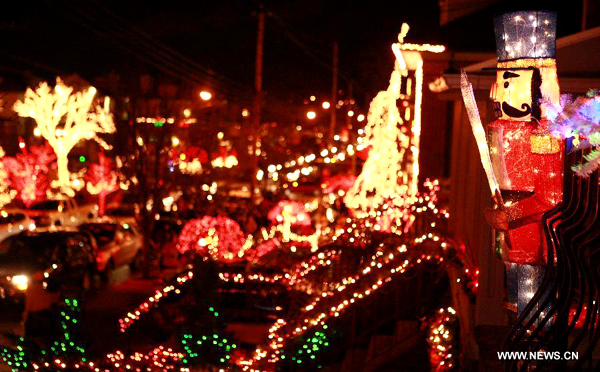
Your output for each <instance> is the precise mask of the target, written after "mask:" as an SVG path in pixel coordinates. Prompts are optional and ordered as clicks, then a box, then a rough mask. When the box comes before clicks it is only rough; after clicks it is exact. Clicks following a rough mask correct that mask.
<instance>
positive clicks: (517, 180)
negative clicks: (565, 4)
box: [465, 11, 564, 314]
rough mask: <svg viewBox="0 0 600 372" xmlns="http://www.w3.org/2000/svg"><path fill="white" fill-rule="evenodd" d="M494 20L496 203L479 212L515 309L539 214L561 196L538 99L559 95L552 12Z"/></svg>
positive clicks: (537, 263)
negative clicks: (492, 239)
mask: <svg viewBox="0 0 600 372" xmlns="http://www.w3.org/2000/svg"><path fill="white" fill-rule="evenodd" d="M494 26H495V27H494V28H495V34H496V51H497V56H498V64H497V68H495V69H494V70H496V82H495V83H494V84H493V86H492V89H491V92H490V98H491V99H492V101H493V107H494V114H495V116H496V117H497V119H496V120H495V121H494V122H492V123H491V124H489V126H488V128H487V129H488V130H487V134H488V136H487V140H488V145H489V157H488V159H489V161H490V162H491V167H490V168H492V172H491V173H492V174H493V175H494V177H495V182H496V185H497V188H498V189H499V190H492V191H493V192H494V191H496V196H495V198H494V199H495V201H496V203H497V206H496V208H493V209H488V210H486V213H485V215H486V220H487V221H488V223H489V224H490V225H491V226H492V228H493V229H494V230H495V231H496V234H495V236H496V239H495V244H496V250H497V252H498V253H499V254H500V255H501V257H502V259H503V260H504V261H505V263H506V265H507V285H508V300H509V307H511V308H512V309H513V310H516V311H517V312H518V313H519V314H520V313H521V311H522V310H523V309H524V307H525V306H526V305H527V303H528V302H529V300H530V299H531V298H532V297H533V295H534V294H535V292H536V290H537V288H538V283H539V281H540V280H541V278H542V276H543V270H544V264H545V262H546V259H547V251H546V246H547V245H546V241H545V236H544V231H543V225H542V222H541V218H542V215H543V214H544V213H545V212H546V211H548V210H550V209H552V208H553V207H554V206H555V205H556V204H557V203H559V202H560V200H561V199H562V173H563V171H562V170H563V152H564V144H563V142H561V141H560V140H558V139H556V138H554V137H552V136H551V135H550V133H549V131H548V124H549V122H548V120H547V118H546V105H547V104H554V105H555V106H558V104H559V99H560V92H559V85H558V78H557V75H556V59H555V49H556V42H555V41H556V34H555V33H556V14H555V13H554V12H548V11H522V12H512V13H505V14H502V15H501V16H498V17H496V18H495V20H494ZM465 104H467V102H466V101H465ZM482 159H483V158H482ZM486 171H487V170H486ZM498 191H499V192H498Z"/></svg>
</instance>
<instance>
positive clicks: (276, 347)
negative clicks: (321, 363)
mask: <svg viewBox="0 0 600 372" xmlns="http://www.w3.org/2000/svg"><path fill="white" fill-rule="evenodd" d="M426 241H430V242H431V243H433V244H439V248H438V252H445V250H446V249H447V248H448V245H447V243H446V242H443V241H442V242H441V243H440V238H439V237H438V236H436V235H434V234H431V233H430V234H426V235H423V236H421V237H417V238H414V240H413V243H412V245H413V247H412V249H408V248H407V247H406V245H401V246H399V247H397V248H395V250H394V251H392V252H389V251H387V252H384V250H383V246H380V248H381V249H378V250H377V252H376V253H375V255H374V256H373V257H372V260H371V261H370V262H367V263H366V264H365V265H363V267H362V268H361V269H360V270H359V271H358V272H359V273H360V274H356V275H354V276H351V277H347V278H344V279H342V280H341V281H340V282H338V283H337V284H334V285H332V286H331V289H330V290H329V291H327V292H323V293H321V294H319V295H316V296H315V299H314V300H313V301H312V302H310V303H309V304H308V305H307V306H305V307H304V311H303V313H302V316H301V317H300V318H299V319H297V320H296V321H295V322H294V324H296V326H295V327H294V326H292V328H290V330H288V331H283V329H284V326H286V325H288V324H289V321H286V320H284V319H278V320H277V322H275V323H274V324H273V325H272V327H271V328H270V330H269V339H270V340H271V341H270V342H269V350H270V351H269V352H267V351H265V350H262V349H260V348H259V349H257V350H256V352H255V356H254V358H253V359H252V360H247V361H245V362H244V363H242V364H240V365H241V366H243V367H244V368H245V370H248V369H249V368H250V367H251V366H253V365H254V364H256V363H258V362H260V361H261V360H262V359H264V358H265V357H267V356H268V355H269V359H268V362H270V363H274V362H277V361H278V360H279V354H280V351H281V349H282V348H283V347H284V345H285V342H286V341H285V340H288V339H291V338H296V337H298V336H300V335H302V334H304V333H305V332H306V331H307V330H308V329H310V328H312V327H314V326H316V325H319V324H321V325H322V324H325V322H327V320H328V319H329V318H330V317H338V316H340V315H341V313H342V312H343V311H344V310H345V309H346V308H347V307H349V306H351V305H352V304H354V303H355V302H356V301H359V300H361V299H363V298H366V297H368V296H370V295H371V294H373V293H374V292H375V291H377V289H379V288H381V287H382V286H383V285H385V283H388V282H390V281H391V280H392V277H393V276H395V275H399V274H403V273H405V272H407V271H408V270H409V269H410V268H412V267H415V266H416V265H420V264H421V263H422V262H436V263H438V264H441V263H443V262H444V261H445V260H444V257H442V256H440V255H439V254H421V255H420V256H419V257H416V258H413V259H412V260H411V259H407V258H406V257H405V255H406V254H410V252H413V251H416V248H415V247H416V246H417V245H422V244H424V243H425V242H426ZM394 252H395V253H394ZM376 272H377V273H381V272H383V273H385V274H384V275H383V276H376V275H374V274H375V273H376ZM477 272H478V271H477V270H473V269H471V271H469V269H468V268H467V269H465V270H464V271H462V272H461V273H462V275H463V276H464V277H463V281H464V282H465V283H467V282H469V281H470V282H471V284H467V287H468V288H471V289H472V290H476V288H477V283H476V280H477V276H476V274H477ZM371 277H373V278H374V279H372V281H371V283H370V284H368V285H366V284H364V283H363V282H364V281H365V278H371ZM457 280H458V281H461V279H460V278H459V279H457ZM361 284H362V285H361ZM357 285H361V287H362V288H363V289H361V290H356V291H355V292H354V293H353V294H352V295H351V296H350V297H349V299H348V298H345V299H339V300H337V302H336V301H335V298H338V297H341V296H342V294H343V293H345V292H346V291H348V290H349V289H350V288H353V287H356V286H357ZM324 300H328V302H330V304H329V305H327V306H326V309H327V310H323V309H321V308H323V307H324V306H325V305H319V304H320V303H321V302H322V301H324ZM332 300H333V303H331V302H332ZM319 309H321V310H319ZM288 328H289V327H288Z"/></svg>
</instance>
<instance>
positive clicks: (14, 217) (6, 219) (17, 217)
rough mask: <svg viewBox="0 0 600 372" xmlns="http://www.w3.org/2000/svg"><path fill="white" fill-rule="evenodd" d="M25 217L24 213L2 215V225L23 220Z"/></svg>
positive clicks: (0, 221)
mask: <svg viewBox="0 0 600 372" xmlns="http://www.w3.org/2000/svg"><path fill="white" fill-rule="evenodd" d="M24 219H25V215H24V214H23V213H9V214H8V215H6V216H2V215H0V225H7V224H9V223H17V222H21V221H23V220H24Z"/></svg>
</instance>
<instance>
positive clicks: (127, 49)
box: [0, 0, 579, 105]
mask: <svg viewBox="0 0 600 372" xmlns="http://www.w3.org/2000/svg"><path fill="white" fill-rule="evenodd" d="M263 4H264V5H265V6H266V8H267V10H268V11H270V12H271V13H270V15H269V16H268V17H267V22H266V31H265V49H264V50H265V54H264V90H265V94H266V99H267V100H269V99H270V98H271V99H273V100H283V101H287V102H289V103H291V104H293V103H298V102H301V100H302V99H304V98H306V97H308V96H309V95H312V94H314V95H317V96H318V97H326V96H328V95H329V94H330V89H331V88H330V86H331V70H330V67H329V64H330V63H331V62H330V61H331V45H332V42H333V41H334V40H337V41H338V42H339V44H340V72H341V74H342V75H343V77H342V79H341V80H340V89H346V86H347V84H346V79H351V80H352V81H354V84H355V88H354V92H355V96H356V98H357V99H358V101H359V103H363V105H364V104H365V103H367V102H368V100H370V98H372V96H373V94H374V93H375V92H376V91H377V90H379V89H381V88H382V87H385V86H386V80H387V79H388V77H389V73H390V71H391V67H392V63H393V56H392V53H391V52H390V44H391V43H392V42H394V41H396V36H397V33H398V31H399V30H400V26H401V24H402V22H408V23H409V24H410V25H411V27H412V28H411V31H410V32H409V34H408V37H407V41H409V42H428V43H444V44H446V45H449V46H450V47H451V48H453V49H454V50H457V51H486V52H493V48H494V40H493V27H492V16H493V14H494V13H497V12H498V11H501V10H507V9H511V8H515V7H520V8H521V9H523V8H524V7H525V8H527V5H526V4H523V2H519V3H518V4H519V5H518V6H517V5H514V4H513V3H512V2H508V3H507V2H504V3H501V4H498V5H497V6H494V7H492V8H491V9H488V10H485V11H483V12H480V13H478V14H476V15H475V16H471V17H469V19H465V20H463V21H458V22H454V23H451V24H450V25H448V26H446V27H444V28H440V26H439V8H438V5H437V1H436V0H421V1H322V0H306V1H266V2H263ZM539 4H543V3H542V2H538V1H536V2H531V6H530V8H540V6H538V5H539ZM560 6H561V7H563V8H567V9H570V11H568V12H561V13H559V35H561V34H562V35H564V34H568V33H572V32H576V31H577V21H578V19H579V18H578V17H579V16H578V14H579V13H578V9H577V8H576V9H573V7H572V5H570V8H568V7H567V6H566V5H565V4H562V5H560ZM257 7H258V2H256V1H248V0H245V1H244V0H224V1H211V2H207V1H160V2H149V1H145V2H141V1H118V0H107V1H97V0H90V1H75V0H69V1H20V2H16V3H15V4H11V5H10V6H7V7H5V8H3V9H2V11H1V12H0V17H1V18H0V21H1V22H2V23H1V24H0V35H1V39H2V45H0V74H2V75H6V74H11V73H14V74H17V75H18V74H22V71H24V70H28V71H31V72H32V73H33V74H35V75H37V76H40V77H43V78H48V79H52V78H53V76H55V75H56V74H61V75H64V74H71V73H77V74H79V75H80V76H82V77H84V78H85V79H87V80H89V81H93V78H94V77H95V76H99V75H105V74H107V73H109V72H111V71H113V72H117V73H120V74H123V75H126V74H127V73H128V72H134V73H136V74H139V73H141V72H145V71H147V72H149V73H156V72H157V71H158V72H160V73H161V74H165V71H164V70H160V69H157V67H156V64H157V63H158V64H163V65H164V64H167V65H168V66H167V67H166V68H167V69H168V70H170V71H172V72H173V71H174V72H176V74H178V75H179V76H186V72H185V71H184V70H182V67H181V61H180V60H179V58H178V56H177V55H176V54H174V53H171V52H170V51H166V50H163V49H160V48H157V47H156V44H155V43H154V42H153V40H158V41H159V42H161V43H163V44H165V45H167V46H168V47H170V48H172V49H173V50H174V51H175V52H176V53H180V54H182V55H184V56H186V57H188V58H189V59H190V60H191V61H193V62H194V63H196V64H197V65H198V66H195V68H197V69H198V70H196V71H199V72H198V76H199V77H200V78H202V79H204V78H208V77H209V74H210V76H212V78H210V79H209V80H207V81H210V82H209V83H207V84H208V85H210V86H211V87H212V88H213V89H214V90H215V91H220V92H222V94H225V95H228V96H229V98H231V99H242V100H243V99H247V98H248V97H249V96H250V95H251V92H252V89H253V77H254V58H255V43H256V22H257V20H256V16H255V13H254V12H255V11H256V9H257ZM550 7H551V6H550ZM547 8H548V6H547ZM130 26H134V27H136V28H139V29H140V30H141V31H142V32H144V33H147V34H148V35H149V36H150V37H151V39H142V38H140V39H136V37H138V35H137V34H136V33H135V31H132V29H131V27H130ZM157 61H158V62H157ZM163 68H165V67H164V66H163ZM188 71H189V70H188ZM170 78H172V77H170ZM7 83H8V82H7ZM4 89H6V87H5V88H4Z"/></svg>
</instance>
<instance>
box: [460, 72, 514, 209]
mask: <svg viewBox="0 0 600 372" xmlns="http://www.w3.org/2000/svg"><path fill="white" fill-rule="evenodd" d="M460 90H461V92H462V97H463V101H464V103H465V108H466V109H467V114H468V115H469V121H470V122H471V129H472V130H473V135H474V136H475V141H476V142H477V148H478V149H479V157H480V158H481V164H482V165H483V170H484V171H485V175H486V176H487V180H488V184H489V185H490V190H491V192H492V197H493V198H494V199H495V201H496V204H497V205H498V206H499V207H500V208H502V207H503V206H504V204H503V203H502V196H501V195H500V186H499V185H498V181H497V180H496V174H495V173H494V168H493V167H492V159H491V157H490V150H489V148H488V144H487V140H486V138H485V130H484V129H483V124H482V123H481V117H480V116H479V110H478V109H477V103H476V102H475V94H474V93H473V86H472V85H471V83H469V79H468V78H467V74H466V73H465V70H462V69H461V70H460Z"/></svg>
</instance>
